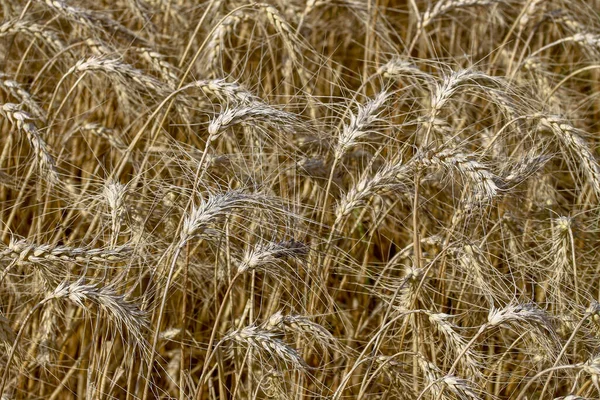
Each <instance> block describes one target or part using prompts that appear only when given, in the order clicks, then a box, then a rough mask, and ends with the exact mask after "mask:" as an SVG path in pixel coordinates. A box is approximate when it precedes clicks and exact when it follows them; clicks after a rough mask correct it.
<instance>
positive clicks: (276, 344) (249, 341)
mask: <svg viewBox="0 0 600 400" xmlns="http://www.w3.org/2000/svg"><path fill="white" fill-rule="evenodd" d="M222 341H223V342H227V341H234V342H235V343H237V344H239V345H242V346H246V347H250V348H252V349H254V350H256V351H258V352H259V354H262V355H264V356H265V357H268V358H270V359H273V360H275V361H279V362H281V363H283V364H284V365H286V366H289V367H292V368H295V369H298V370H306V369H308V368H309V366H308V364H306V361H304V359H303V358H302V357H301V356H300V355H299V354H298V352H297V351H296V350H295V349H293V348H292V347H290V346H288V345H287V344H285V343H284V342H283V341H282V340H281V339H278V338H277V335H276V334H274V333H272V332H269V331H265V330H263V329H261V328H260V327H258V326H247V327H244V328H241V329H238V330H235V331H233V332H230V333H229V334H227V335H226V336H225V337H224V338H223V339H222Z"/></svg>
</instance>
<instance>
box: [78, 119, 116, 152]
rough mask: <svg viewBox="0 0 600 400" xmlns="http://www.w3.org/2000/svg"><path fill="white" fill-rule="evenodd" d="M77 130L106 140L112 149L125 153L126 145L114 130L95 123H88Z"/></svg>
mask: <svg viewBox="0 0 600 400" xmlns="http://www.w3.org/2000/svg"><path fill="white" fill-rule="evenodd" d="M79 130H81V131H84V132H91V133H92V134H93V135H95V136H98V137H100V138H102V139H104V140H106V141H107V142H108V143H109V144H110V145H111V146H112V147H114V148H115V149H117V150H119V151H125V150H126V149H127V145H126V144H125V143H123V142H122V141H121V139H119V137H118V136H117V132H116V131H115V130H114V129H109V128H107V127H105V126H103V125H101V124H99V123H96V122H88V123H86V124H84V125H82V126H80V127H79Z"/></svg>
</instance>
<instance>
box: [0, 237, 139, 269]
mask: <svg viewBox="0 0 600 400" xmlns="http://www.w3.org/2000/svg"><path fill="white" fill-rule="evenodd" d="M130 255H131V248H130V247H129V246H121V247H118V248H115V249H88V248H84V247H68V246H53V245H48V244H34V243H30V242H28V241H26V240H23V239H21V240H15V239H14V238H13V239H12V240H11V241H10V243H9V245H8V246H7V247H6V248H5V249H3V250H2V251H1V252H0V257H3V258H9V259H14V260H19V261H20V262H28V263H44V262H47V261H69V262H79V261H95V262H121V261H123V260H125V259H126V258H128V257H129V256H130Z"/></svg>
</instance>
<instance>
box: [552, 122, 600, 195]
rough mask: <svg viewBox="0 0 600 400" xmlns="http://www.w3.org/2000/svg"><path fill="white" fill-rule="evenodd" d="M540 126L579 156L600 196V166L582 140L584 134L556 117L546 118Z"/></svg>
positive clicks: (594, 188)
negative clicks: (548, 130)
mask: <svg viewBox="0 0 600 400" xmlns="http://www.w3.org/2000/svg"><path fill="white" fill-rule="evenodd" d="M540 124H541V125H542V126H543V127H545V128H547V129H550V131H551V132H552V133H554V134H555V135H556V137H557V138H558V139H559V140H560V143H561V144H562V145H563V146H565V147H566V148H567V149H568V150H569V151H572V152H573V153H574V154H576V155H578V156H579V160H580V164H581V167H582V168H583V171H584V172H585V174H586V175H587V178H588V179H589V181H590V184H591V185H592V189H593V190H594V192H595V193H596V196H600V165H598V161H597V160H596V157H595V156H594V155H593V154H592V152H591V150H590V149H589V147H588V145H587V143H586V142H585V140H584V139H583V138H582V136H581V135H582V132H581V131H579V130H578V129H576V128H575V127H573V126H572V125H571V124H569V123H568V122H567V121H565V120H563V119H562V118H560V117H556V116H547V117H546V116H544V117H542V118H541V119H540Z"/></svg>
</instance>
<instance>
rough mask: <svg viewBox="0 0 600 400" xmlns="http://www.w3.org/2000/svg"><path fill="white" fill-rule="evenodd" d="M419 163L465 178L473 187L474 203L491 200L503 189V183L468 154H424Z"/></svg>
mask: <svg viewBox="0 0 600 400" xmlns="http://www.w3.org/2000/svg"><path fill="white" fill-rule="evenodd" d="M420 162H421V163H422V164H423V165H424V166H432V165H435V166H440V167H443V168H445V169H448V170H451V171H456V172H458V173H459V174H461V175H462V176H464V177H465V178H467V179H468V180H469V181H470V182H471V183H472V185H473V187H472V189H473V192H474V193H473V194H471V198H472V201H474V202H475V203H481V202H488V201H490V200H492V199H493V198H494V197H496V195H497V194H498V192H499V191H500V190H501V189H502V187H503V182H502V180H501V179H500V177H498V176H497V175H495V174H494V173H492V172H491V171H490V170H489V169H488V168H487V167H486V166H485V165H483V164H482V163H480V162H479V161H476V160H475V158H474V157H473V156H472V155H470V154H465V153H461V152H460V151H459V150H458V149H444V150H441V151H433V152H431V153H430V154H426V155H425V156H424V157H423V158H422V159H421V160H420Z"/></svg>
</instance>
